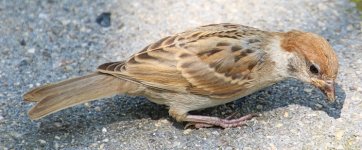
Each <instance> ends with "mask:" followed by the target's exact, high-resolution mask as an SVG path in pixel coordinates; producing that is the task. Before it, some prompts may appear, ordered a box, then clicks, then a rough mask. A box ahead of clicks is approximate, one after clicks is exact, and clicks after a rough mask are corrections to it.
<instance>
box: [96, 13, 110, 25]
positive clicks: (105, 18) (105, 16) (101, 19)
mask: <svg viewBox="0 0 362 150" xmlns="http://www.w3.org/2000/svg"><path fill="white" fill-rule="evenodd" d="M96 22H97V23H98V24H99V25H100V26H102V27H110V26H111V13H110V12H104V13H102V14H100V15H99V16H98V17H97V19H96Z"/></svg>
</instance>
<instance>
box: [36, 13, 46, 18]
mask: <svg viewBox="0 0 362 150" xmlns="http://www.w3.org/2000/svg"><path fill="white" fill-rule="evenodd" d="M38 17H39V18H41V19H48V15H47V14H44V13H40V14H39V15H38Z"/></svg>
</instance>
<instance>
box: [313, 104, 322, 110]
mask: <svg viewBox="0 0 362 150" xmlns="http://www.w3.org/2000/svg"><path fill="white" fill-rule="evenodd" d="M315 107H316V109H318V110H321V109H322V108H323V105H322V104H315Z"/></svg>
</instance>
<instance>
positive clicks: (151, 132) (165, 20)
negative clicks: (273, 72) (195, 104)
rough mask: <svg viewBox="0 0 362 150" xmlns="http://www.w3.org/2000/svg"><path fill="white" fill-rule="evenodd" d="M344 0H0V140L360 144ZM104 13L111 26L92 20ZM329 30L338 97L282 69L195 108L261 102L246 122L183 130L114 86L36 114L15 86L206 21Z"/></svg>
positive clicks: (20, 145) (360, 100)
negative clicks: (271, 81) (281, 78)
mask: <svg viewBox="0 0 362 150" xmlns="http://www.w3.org/2000/svg"><path fill="white" fill-rule="evenodd" d="M354 6H355V4H353V3H351V2H349V1H347V0H303V1H302V0H296V1H288V0H253V1H246V0H197V1H196V0H182V1H165V0H148V1H146V0H132V1H128V0H119V1H117V0H105V1H102V0H92V1H73V0H61V1H56V0H23V1H21V0H0V133H1V134H0V149H191V148H192V149H228V150H231V149H247V150H248V149H250V150H251V149H271V150H274V149H361V148H362V87H361V85H362V69H361V68H362V59H361V58H362V33H361V32H362V31H361V24H362V23H361V20H362V19H361V18H360V15H361V14H360V13H359V12H358V11H357V10H356V9H355V7H354ZM103 12H110V14H111V25H110V27H107V20H102V19H100V20H98V21H99V22H102V23H101V25H100V24H99V23H97V21H96V20H97V17H98V16H99V15H101V14H102V13H103ZM222 22H230V23H239V24H244V25H249V26H253V27H258V28H261V29H264V30H271V31H288V30H290V29H299V30H304V31H310V32H315V33H318V34H321V35H322V36H324V37H326V38H327V39H328V40H329V41H330V43H331V44H332V45H333V47H334V49H335V51H336V52H337V54H338V57H339V60H340V73H339V76H338V86H337V97H338V103H336V104H334V105H328V104H326V103H325V102H324V96H323V95H322V93H321V92H319V91H318V90H316V89H315V88H313V87H312V86H310V85H307V84H304V83H301V82H299V81H295V80H288V81H285V82H282V83H279V84H277V85H274V86H272V87H270V88H267V89H265V90H263V91H260V92H258V93H255V94H253V95H250V96H248V97H244V98H242V99H240V100H238V101H235V102H233V103H229V104H226V105H222V106H219V107H216V108H210V109H206V110H202V111H196V112H193V113H194V114H203V115H209V116H219V117H225V116H228V115H230V114H232V113H233V112H235V111H236V112H239V116H241V115H246V114H248V113H258V114H260V116H259V117H257V118H254V119H252V120H251V121H249V122H248V124H247V126H244V127H239V128H231V129H220V128H207V129H199V130H195V129H186V130H185V129H183V126H184V124H182V123H176V122H175V121H174V120H173V119H172V118H170V117H169V116H168V113H167V109H165V107H164V106H159V105H156V104H153V103H151V102H149V101H147V99H145V98H143V97H129V96H124V95H119V96H115V97H112V98H108V99H105V100H103V101H95V102H91V103H87V104H84V105H79V106H76V107H73V108H70V109H67V110H64V111H61V112H58V113H56V114H53V115H50V116H48V117H46V118H44V119H41V120H38V121H31V120H30V119H29V118H28V116H27V110H28V109H29V108H30V107H31V106H32V105H33V104H30V103H25V102H23V101H22V94H23V93H25V92H26V91H27V90H29V89H31V88H33V87H36V86H39V85H41V84H44V83H49V82H54V81H59V80H63V79H66V78H69V77H75V76H79V75H84V74H87V73H90V72H92V71H94V70H95V68H96V67H97V66H98V65H100V64H102V63H104V62H108V61H116V60H122V59H124V58H127V57H128V56H130V55H131V54H132V53H134V52H136V51H138V50H140V49H141V48H143V47H144V46H146V45H147V44H148V43H150V42H153V41H155V40H157V39H160V38H162V37H164V36H166V35H169V34H172V33H177V32H181V31H183V30H186V29H189V28H192V27H196V26H200V25H205V24H211V23H222Z"/></svg>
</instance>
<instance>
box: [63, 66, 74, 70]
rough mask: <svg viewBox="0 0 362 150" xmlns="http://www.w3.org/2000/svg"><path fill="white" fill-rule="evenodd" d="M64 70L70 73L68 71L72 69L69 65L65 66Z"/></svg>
mask: <svg viewBox="0 0 362 150" xmlns="http://www.w3.org/2000/svg"><path fill="white" fill-rule="evenodd" d="M64 70H66V71H70V70H73V67H72V66H70V65H67V66H65V67H64Z"/></svg>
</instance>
